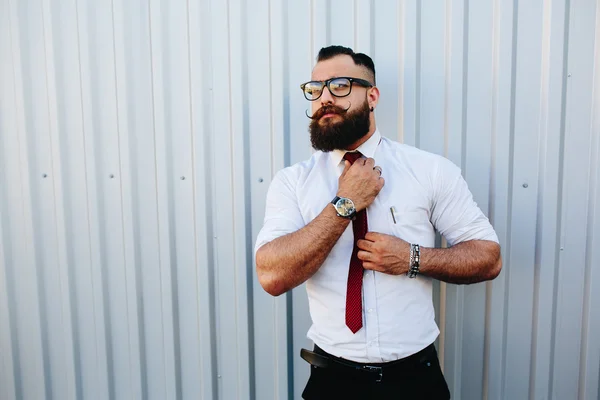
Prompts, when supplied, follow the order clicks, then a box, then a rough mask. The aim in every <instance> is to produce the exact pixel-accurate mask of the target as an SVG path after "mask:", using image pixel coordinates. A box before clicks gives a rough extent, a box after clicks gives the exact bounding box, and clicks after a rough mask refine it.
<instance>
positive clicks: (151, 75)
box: [147, 0, 168, 397]
mask: <svg viewBox="0 0 600 400" xmlns="http://www.w3.org/2000/svg"><path fill="white" fill-rule="evenodd" d="M147 1H148V39H149V42H150V77H151V83H150V87H151V89H150V91H151V93H152V102H151V104H152V135H153V143H154V159H155V163H154V171H153V172H154V180H155V181H154V185H155V196H156V199H157V207H156V215H155V218H156V224H157V227H158V237H157V241H158V246H157V253H158V266H159V271H162V268H163V265H162V264H163V263H162V252H163V249H162V246H161V240H160V226H161V224H160V207H159V206H158V203H159V201H158V198H159V194H158V187H159V182H158V179H159V178H158V162H156V160H157V158H158V157H157V145H156V138H157V135H156V90H155V71H154V43H153V35H152V25H153V24H152V0H147ZM159 274H160V275H161V278H162V272H159ZM160 292H161V296H162V279H160ZM161 303H162V302H161ZM160 313H161V315H160V317H161V325H162V326H163V329H162V332H161V334H162V337H163V345H162V349H160V350H161V352H162V354H163V360H164V359H166V348H165V344H164V315H163V310H162V306H161V309H160ZM163 379H164V380H165V386H164V390H165V392H164V393H163V395H164V396H165V397H167V387H166V382H167V381H168V378H167V371H166V368H163Z"/></svg>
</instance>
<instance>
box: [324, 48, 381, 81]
mask: <svg viewBox="0 0 600 400" xmlns="http://www.w3.org/2000/svg"><path fill="white" fill-rule="evenodd" d="M341 55H347V56H350V57H352V60H353V61H354V64H356V65H359V66H361V67H364V68H366V69H367V70H368V71H369V75H370V76H369V78H371V79H372V80H373V82H372V83H373V84H374V85H375V84H376V82H375V64H374V63H373V60H372V59H371V57H369V56H368V55H366V54H364V53H355V52H354V50H352V49H351V48H349V47H344V46H328V47H323V48H322V49H321V50H319V55H318V56H317V62H319V61H325V60H329V59H330V58H333V57H336V56H341Z"/></svg>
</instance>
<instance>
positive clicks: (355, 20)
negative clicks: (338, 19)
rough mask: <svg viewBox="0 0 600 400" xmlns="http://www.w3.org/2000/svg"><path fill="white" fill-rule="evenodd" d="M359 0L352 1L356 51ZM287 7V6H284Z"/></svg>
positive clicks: (353, 42) (355, 47) (353, 44)
mask: <svg viewBox="0 0 600 400" xmlns="http://www.w3.org/2000/svg"><path fill="white" fill-rule="evenodd" d="M356 2H357V0H353V1H352V10H353V15H352V17H353V19H352V25H353V27H354V29H353V33H354V36H353V38H352V48H353V49H354V50H355V51H356V49H357V47H358V15H357V14H358V5H357V3H356ZM283 3H284V4H285V3H286V2H285V1H283ZM284 7H285V6H284Z"/></svg>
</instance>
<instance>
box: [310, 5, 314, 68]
mask: <svg viewBox="0 0 600 400" xmlns="http://www.w3.org/2000/svg"><path fill="white" fill-rule="evenodd" d="M309 5H310V12H309V14H310V46H309V48H310V54H309V57H310V58H309V60H310V66H311V68H312V66H313V65H314V64H313V63H314V61H313V60H314V56H313V54H315V0H310V3H309Z"/></svg>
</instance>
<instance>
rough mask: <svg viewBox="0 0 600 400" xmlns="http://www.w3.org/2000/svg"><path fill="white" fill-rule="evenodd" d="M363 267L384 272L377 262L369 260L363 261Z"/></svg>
mask: <svg viewBox="0 0 600 400" xmlns="http://www.w3.org/2000/svg"><path fill="white" fill-rule="evenodd" d="M363 268H364V269H368V270H371V271H377V272H385V269H384V268H382V267H381V266H379V264H375V263H373V262H369V261H366V262H363Z"/></svg>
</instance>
